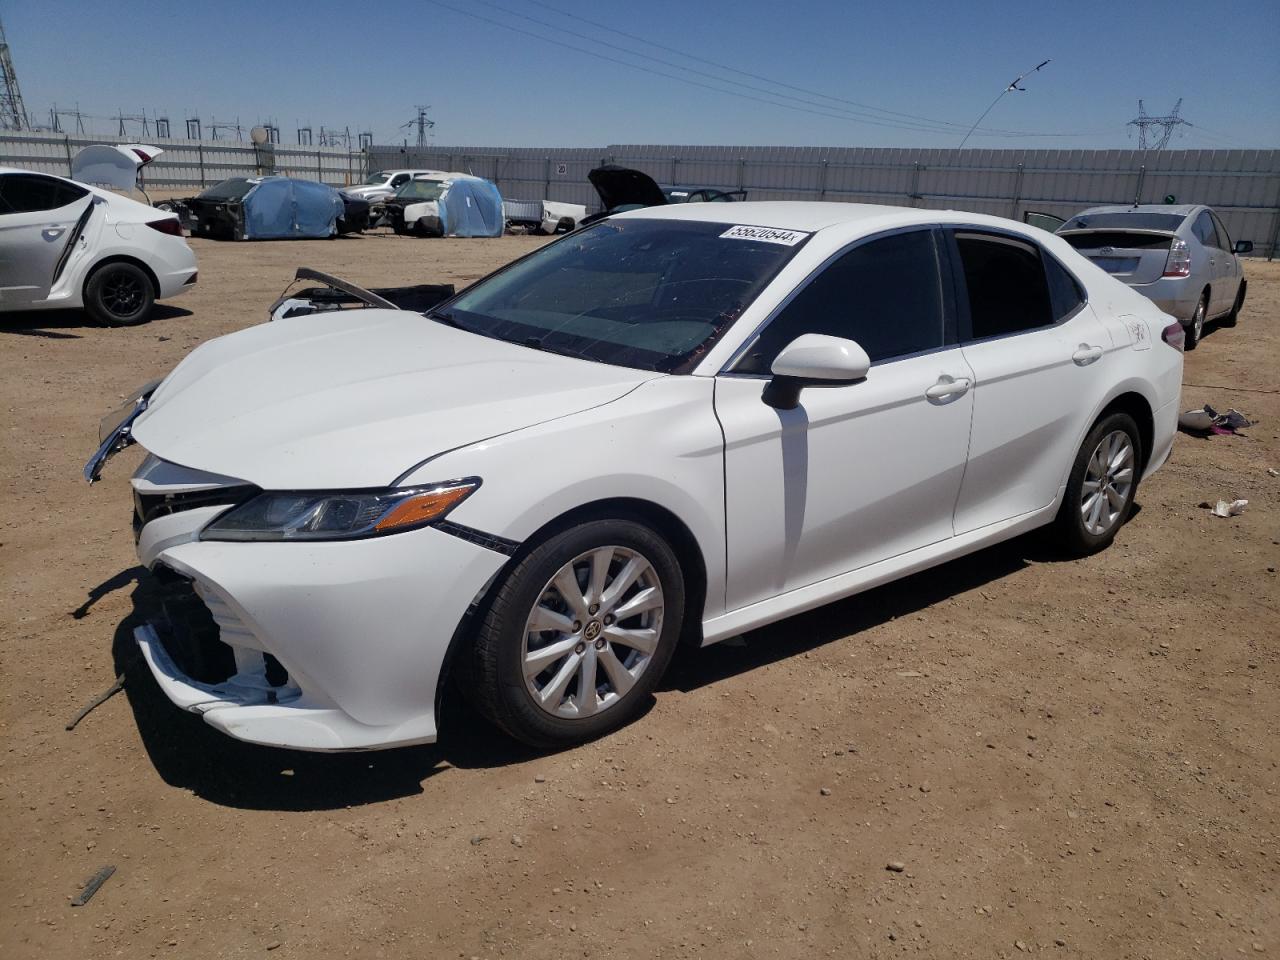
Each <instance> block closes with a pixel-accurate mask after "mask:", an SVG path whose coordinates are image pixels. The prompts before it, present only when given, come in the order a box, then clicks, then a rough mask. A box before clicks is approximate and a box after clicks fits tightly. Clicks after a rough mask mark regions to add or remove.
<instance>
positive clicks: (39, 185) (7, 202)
mask: <svg viewBox="0 0 1280 960" xmlns="http://www.w3.org/2000/svg"><path fill="white" fill-rule="evenodd" d="M88 193H89V191H88V190H86V189H85V188H84V187H81V186H78V185H76V184H74V183H68V182H67V181H65V180H59V179H57V178H56V177H44V176H41V175H40V174H38V173H7V174H5V175H4V176H0V213H35V212H37V211H41V210H57V209H58V208H59V207H65V206H66V205H67V204H69V203H75V201H77V200H79V199H80V198H81V197H83V196H86V195H87V194H88Z"/></svg>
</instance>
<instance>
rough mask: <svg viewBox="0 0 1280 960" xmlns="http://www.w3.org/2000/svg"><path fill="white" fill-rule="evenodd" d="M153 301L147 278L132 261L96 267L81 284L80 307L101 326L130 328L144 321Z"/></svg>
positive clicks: (149, 313)
mask: <svg viewBox="0 0 1280 960" xmlns="http://www.w3.org/2000/svg"><path fill="white" fill-rule="evenodd" d="M155 301H156V295H155V289H154V288H153V287H152V286H151V278H150V277H149V276H147V274H146V271H144V270H143V269H142V268H141V267H139V266H137V265H136V264H132V263H123V262H122V263H109V264H107V265H106V266H105V267H100V268H99V269H98V270H97V271H96V272H95V273H94V274H93V276H91V277H90V278H89V282H88V283H86V284H85V285H84V308H85V310H86V311H87V312H88V314H89V316H90V317H92V318H93V320H94V321H95V322H96V323H99V324H101V325H102V326H104V327H132V326H136V325H138V324H140V323H144V322H146V320H147V318H148V317H150V316H151V308H152V306H153V305H154V304H155Z"/></svg>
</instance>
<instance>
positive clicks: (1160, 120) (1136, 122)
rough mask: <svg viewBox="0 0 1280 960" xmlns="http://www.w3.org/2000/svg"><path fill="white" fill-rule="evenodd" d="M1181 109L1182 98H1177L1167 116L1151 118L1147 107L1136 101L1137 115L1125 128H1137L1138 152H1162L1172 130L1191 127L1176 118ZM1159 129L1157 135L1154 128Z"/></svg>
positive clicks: (1186, 122)
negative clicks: (1179, 127)
mask: <svg viewBox="0 0 1280 960" xmlns="http://www.w3.org/2000/svg"><path fill="white" fill-rule="evenodd" d="M1181 109H1182V98H1181V97H1179V98H1178V102H1177V103H1175V104H1174V105H1173V109H1172V110H1170V111H1169V113H1168V115H1167V116H1163V117H1152V116H1149V115H1148V114H1147V106H1146V104H1144V103H1143V102H1142V101H1141V100H1139V101H1138V115H1137V117H1135V118H1134V119H1132V120H1130V121H1129V122H1128V123H1127V124H1125V126H1127V127H1137V128H1138V149H1139V150H1147V149H1151V150H1163V149H1164V148H1165V147H1166V146H1167V145H1168V143H1169V139H1170V138H1171V137H1172V136H1173V128H1174V127H1178V126H1185V127H1191V126H1195V124H1193V123H1191V122H1190V121H1188V120H1183V119H1182V118H1181V117H1180V116H1178V111H1179V110H1181ZM1156 127H1159V128H1160V133H1159V134H1158V135H1157V134H1156V133H1155V132H1154V128H1156Z"/></svg>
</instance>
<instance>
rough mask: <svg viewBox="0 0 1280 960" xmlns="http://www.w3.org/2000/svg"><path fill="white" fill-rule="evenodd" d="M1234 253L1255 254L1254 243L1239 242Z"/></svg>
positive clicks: (1250, 241) (1248, 241)
mask: <svg viewBox="0 0 1280 960" xmlns="http://www.w3.org/2000/svg"><path fill="white" fill-rule="evenodd" d="M1234 252H1235V253H1253V241H1252V240H1237V241H1236V246H1235V250H1234Z"/></svg>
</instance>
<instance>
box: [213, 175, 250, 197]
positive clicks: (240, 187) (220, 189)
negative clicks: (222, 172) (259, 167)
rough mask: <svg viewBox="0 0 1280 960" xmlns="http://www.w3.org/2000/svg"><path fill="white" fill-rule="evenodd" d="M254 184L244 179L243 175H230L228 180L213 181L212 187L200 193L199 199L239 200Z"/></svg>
mask: <svg viewBox="0 0 1280 960" xmlns="http://www.w3.org/2000/svg"><path fill="white" fill-rule="evenodd" d="M254 186H255V184H253V183H251V182H250V181H249V180H246V179H245V178H244V177H232V178H231V179H230V180H223V181H222V182H221V183H215V184H214V185H213V186H212V187H210V188H209V189H208V190H206V191H205V192H204V193H202V194H200V199H201V200H240V199H243V197H244V195H245V194H246V193H248V192H249V191H250V190H251V189H253V187H254Z"/></svg>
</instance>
